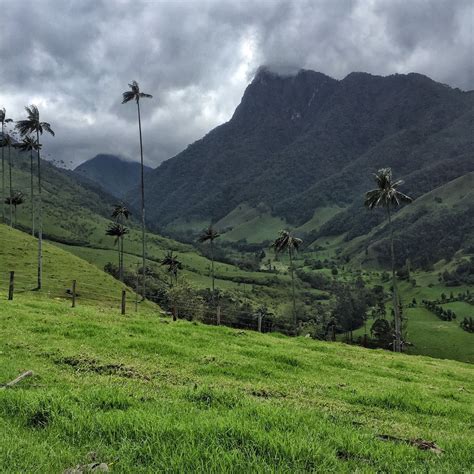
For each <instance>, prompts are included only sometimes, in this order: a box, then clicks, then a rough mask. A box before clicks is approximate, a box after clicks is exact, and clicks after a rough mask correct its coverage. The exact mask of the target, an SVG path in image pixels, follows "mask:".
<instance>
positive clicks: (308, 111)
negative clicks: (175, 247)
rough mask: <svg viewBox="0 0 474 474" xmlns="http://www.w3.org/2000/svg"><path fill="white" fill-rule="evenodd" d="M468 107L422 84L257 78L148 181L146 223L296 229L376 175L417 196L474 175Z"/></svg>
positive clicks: (457, 95) (312, 76)
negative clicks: (267, 220) (386, 171)
mask: <svg viewBox="0 0 474 474" xmlns="http://www.w3.org/2000/svg"><path fill="white" fill-rule="evenodd" d="M473 104H474V95H473V94H472V93H471V92H462V91H460V90H458V89H451V88H449V87H448V86H445V85H443V84H439V83H436V82H434V81H432V80H431V79H429V78H427V77H425V76H422V75H419V74H408V75H393V76H388V77H379V76H372V75H369V74H365V73H352V74H350V75H349V76H347V77H346V78H345V79H343V80H341V81H336V80H334V79H331V78H330V77H327V76H325V75H323V74H320V73H316V72H313V71H305V70H302V71H300V72H299V73H298V74H297V75H295V76H279V75H277V74H274V73H272V72H270V71H268V70H265V69H261V70H260V71H259V73H258V74H257V75H256V77H255V78H254V80H253V81H252V83H251V84H250V85H249V86H248V87H247V89H246V91H245V93H244V96H243V98H242V101H241V103H240V105H239V106H238V107H237V109H236V111H235V113H234V115H233V117H232V118H231V120H230V121H229V122H227V123H225V124H223V125H221V126H219V127H217V128H216V129H214V130H212V131H211V132H209V133H208V134H207V135H206V136H205V137H204V138H202V139H201V140H198V141H197V142H195V143H194V144H192V145H190V146H189V147H188V148H187V149H186V150H184V151H183V152H181V153H179V154H178V155H177V156H175V157H174V158H172V159H170V160H168V161H166V162H164V163H162V164H161V165H160V166H159V167H158V168H157V169H156V170H153V171H152V172H150V173H149V174H148V176H147V180H146V181H147V183H146V186H147V193H148V202H149V203H150V206H151V207H152V209H151V210H150V212H149V214H148V215H149V218H150V222H155V223H157V225H161V226H166V228H167V229H168V230H171V231H172V230H173V229H174V228H175V226H176V225H177V224H179V230H180V231H182V230H183V229H184V228H185V223H186V221H188V222H189V223H190V226H189V227H192V226H193V222H195V221H199V222H202V221H207V222H211V221H212V222H217V221H219V220H224V221H225V220H226V219H227V220H229V219H228V218H226V216H232V215H235V212H236V209H238V208H239V207H240V206H242V205H246V206H249V207H250V208H253V209H257V208H258V207H259V206H264V207H266V208H268V209H269V210H270V214H273V216H274V217H276V218H277V219H280V218H281V219H284V220H286V222H288V223H290V224H291V225H293V226H295V227H298V226H304V224H305V223H308V222H309V221H311V219H312V218H313V215H314V212H315V210H316V209H317V208H320V207H326V208H327V207H334V206H341V207H344V208H345V207H347V206H348V205H351V204H352V203H353V202H354V200H356V199H357V200H360V196H361V195H362V193H363V192H364V191H365V190H366V189H367V188H368V186H371V183H370V180H371V177H370V174H371V172H374V171H376V170H377V168H380V167H382V166H391V167H392V168H394V171H395V173H396V175H397V176H400V177H402V178H405V179H406V189H405V190H406V192H407V193H409V194H413V195H414V196H415V197H417V196H419V195H421V194H423V193H426V192H428V191H430V190H431V189H433V188H434V187H436V186H439V185H441V184H444V183H446V182H448V181H450V180H452V179H454V178H457V177H459V176H462V175H463V174H465V173H466V172H469V171H473V170H474V162H473V160H472V156H471V153H472V147H473V137H472V125H473ZM130 198H131V200H132V202H137V201H136V199H135V201H134V197H133V196H132V195H130ZM232 213H234V214H232ZM310 230H311V226H310V225H309V226H305V231H310Z"/></svg>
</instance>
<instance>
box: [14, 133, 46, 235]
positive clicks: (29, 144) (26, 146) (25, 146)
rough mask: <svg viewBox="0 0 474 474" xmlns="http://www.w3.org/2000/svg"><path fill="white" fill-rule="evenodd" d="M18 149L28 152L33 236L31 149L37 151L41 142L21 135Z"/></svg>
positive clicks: (29, 136) (33, 208) (32, 233)
mask: <svg viewBox="0 0 474 474" xmlns="http://www.w3.org/2000/svg"><path fill="white" fill-rule="evenodd" d="M16 147H17V148H18V149H19V150H20V151H23V152H25V151H29V152H30V198H31V235H32V236H33V237H34V236H35V206H34V188H33V151H36V152H38V150H40V149H41V144H40V143H38V142H37V141H36V140H35V139H34V137H32V136H31V135H27V136H25V137H23V139H22V141H21V142H20V143H18V144H17V145H16Z"/></svg>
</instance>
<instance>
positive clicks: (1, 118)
mask: <svg viewBox="0 0 474 474" xmlns="http://www.w3.org/2000/svg"><path fill="white" fill-rule="evenodd" d="M6 113H7V112H6V110H5V109H4V108H3V109H0V122H2V141H3V138H4V137H5V124H6V123H9V122H13V120H12V119H11V118H7V116H6ZM2 222H3V223H5V150H4V148H3V146H2Z"/></svg>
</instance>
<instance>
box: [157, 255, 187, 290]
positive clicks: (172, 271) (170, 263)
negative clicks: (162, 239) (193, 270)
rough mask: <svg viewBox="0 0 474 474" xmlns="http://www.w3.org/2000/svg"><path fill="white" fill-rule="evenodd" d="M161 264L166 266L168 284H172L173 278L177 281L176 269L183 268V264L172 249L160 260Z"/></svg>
mask: <svg viewBox="0 0 474 474" xmlns="http://www.w3.org/2000/svg"><path fill="white" fill-rule="evenodd" d="M161 265H162V266H167V267H168V274H169V276H170V286H173V280H174V282H175V283H178V270H181V269H182V268H183V265H182V264H181V262H180V261H179V260H178V257H177V255H174V254H173V251H172V250H171V251H169V252H168V253H167V254H166V255H165V256H164V257H163V259H162V260H161Z"/></svg>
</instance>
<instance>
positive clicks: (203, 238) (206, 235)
mask: <svg viewBox="0 0 474 474" xmlns="http://www.w3.org/2000/svg"><path fill="white" fill-rule="evenodd" d="M220 235H221V234H219V232H217V231H216V230H215V229H213V228H212V226H209V227H208V228H207V229H206V230H205V231H204V232H203V233H202V234H201V235H200V236H199V238H198V242H201V243H202V242H207V241H211V242H213V241H214V240H215V239H217V237H220Z"/></svg>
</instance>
